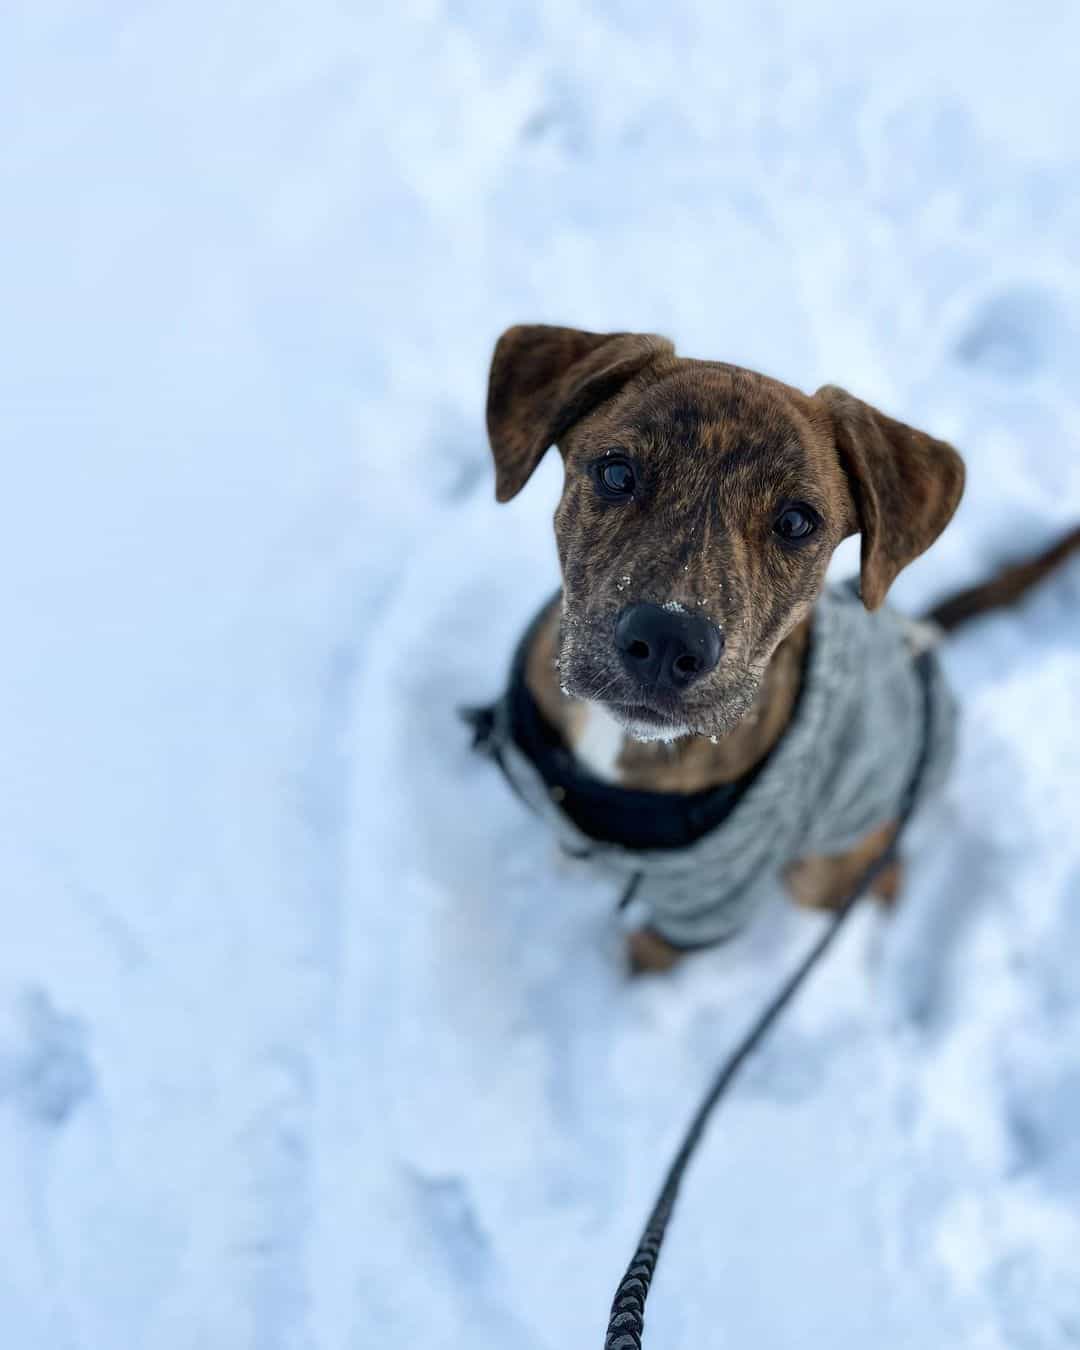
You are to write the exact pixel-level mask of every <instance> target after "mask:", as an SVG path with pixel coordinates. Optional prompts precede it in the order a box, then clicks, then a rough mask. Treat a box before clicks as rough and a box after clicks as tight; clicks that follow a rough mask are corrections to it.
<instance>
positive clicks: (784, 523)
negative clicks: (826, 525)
mask: <svg viewBox="0 0 1080 1350" xmlns="http://www.w3.org/2000/svg"><path fill="white" fill-rule="evenodd" d="M817 527H818V522H817V517H816V516H815V515H814V513H813V512H812V511H811V510H810V509H809V507H806V506H785V507H784V509H783V510H782V511H781V512H780V514H779V515H778V516H777V517H776V519H775V520H774V521H773V530H774V531H775V532H776V533H777V534H778V535H779V536H780V538H781V539H786V540H787V541H788V542H789V543H795V542H797V541H798V540H801V539H806V538H808V537H809V536H810V535H812V534H813V533H814V531H815V530H816V529H817Z"/></svg>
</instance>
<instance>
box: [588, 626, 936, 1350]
mask: <svg viewBox="0 0 1080 1350" xmlns="http://www.w3.org/2000/svg"><path fill="white" fill-rule="evenodd" d="M915 666H916V669H917V670H918V671H919V674H920V676H921V677H922V691H923V699H924V710H923V720H922V726H923V740H922V745H921V746H920V749H919V757H918V759H917V761H916V764H915V769H914V771H913V773H912V776H911V781H910V782H909V783H908V785H907V789H906V791H905V793H904V798H903V801H902V802H901V806H900V812H899V817H898V821H897V827H896V834H895V835H894V836H893V841H892V843H891V844H890V846H889V848H888V849H887V850H886V851H885V853H883V854H882V855H881V857H879V858H876V859H875V860H874V862H872V863H871V864H870V865H869V866H868V867H867V868H865V869H864V871H863V872H862V874H861V875H860V877H859V879H858V881H857V882H856V883H855V885H854V886H852V888H851V890H850V891H849V892H848V894H847V896H846V897H845V899H844V900H843V902H842V903H841V904H840V906H839V907H838V908H837V910H836V911H835V913H834V914H833V916H832V918H831V920H830V921H829V923H828V925H827V926H826V927H825V930H824V931H823V932H822V933H821V935H820V936H819V937H818V938H817V940H816V941H815V942H814V944H813V945H812V946H811V948H810V950H809V951H808V952H807V953H806V955H805V956H804V957H803V959H802V960H801V961H800V962H799V964H798V966H796V968H795V969H794V970H793V971H792V972H791V974H790V975H789V976H788V977H787V979H786V980H785V981H784V983H783V984H782V985H781V987H780V989H779V990H778V991H777V992H776V994H774V996H773V997H772V999H771V1000H770V1001H769V1003H768V1004H767V1005H766V1006H765V1008H764V1009H763V1010H762V1012H761V1013H760V1014H759V1015H758V1018H757V1020H756V1021H755V1022H754V1023H753V1025H752V1026H751V1027H750V1029H749V1030H748V1031H747V1032H746V1034H745V1035H744V1036H743V1038H742V1040H741V1041H740V1042H739V1043H738V1044H737V1045H736V1047H735V1049H734V1050H733V1051H732V1052H731V1054H730V1055H729V1056H728V1057H727V1059H726V1060H725V1061H724V1062H723V1064H722V1065H721V1066H720V1070H719V1072H718V1073H717V1075H716V1078H715V1079H714V1081H713V1083H712V1085H711V1087H710V1088H709V1090H708V1092H707V1093H706V1094H705V1097H704V1100H703V1101H702V1103H701V1105H700V1106H699V1107H698V1109H697V1112H696V1114H695V1115H694V1118H693V1120H691V1122H690V1125H689V1127H688V1129H687V1131H686V1134H685V1136H684V1137H683V1142H682V1144H681V1145H680V1147H679V1151H678V1153H676V1155H675V1157H674V1159H673V1160H672V1163H671V1166H670V1167H669V1168H668V1172H667V1176H666V1177H665V1179H664V1184H663V1186H662V1187H661V1189H660V1194H659V1195H658V1196H657V1198H656V1203H655V1204H654V1205H653V1208H652V1213H651V1214H650V1215H649V1218H648V1222H647V1223H646V1224H645V1229H644V1231H643V1233H642V1234H641V1238H640V1240H639V1242H638V1245H637V1249H636V1250H635V1252H634V1255H633V1257H632V1258H631V1261H630V1264H629V1266H627V1268H626V1273H625V1274H624V1275H623V1277H622V1279H621V1280H620V1281H619V1287H618V1288H617V1289H616V1290H615V1297H614V1299H613V1300H612V1303H611V1316H610V1318H609V1320H608V1328H607V1335H606V1336H605V1338H604V1350H641V1337H642V1332H643V1330H644V1326H645V1300H646V1299H647V1298H648V1296H649V1287H650V1285H651V1284H652V1278H653V1275H654V1273H655V1271H656V1263H657V1261H658V1259H659V1257H660V1248H661V1246H662V1244H663V1241H664V1235H665V1233H666V1232H667V1226H668V1221H669V1220H670V1218H671V1213H672V1210H673V1209H674V1208H675V1201H676V1199H677V1198H678V1194H679V1187H680V1186H681V1185H682V1179H683V1176H684V1175H685V1173H686V1169H687V1167H688V1166H689V1164H690V1161H691V1159H692V1158H693V1156H694V1153H695V1151H696V1149H697V1146H698V1144H699V1143H700V1142H701V1137H702V1135H703V1134H704V1132H705V1127H706V1126H707V1125H708V1123H709V1118H710V1116H711V1115H712V1113H713V1111H714V1110H715V1109H716V1107H717V1105H718V1104H719V1102H720V1101H721V1100H722V1098H723V1097H724V1096H725V1094H726V1093H727V1090H728V1088H729V1087H730V1086H731V1084H732V1082H733V1081H734V1080H735V1077H736V1075H737V1074H738V1072H739V1070H740V1069H741V1068H742V1066H743V1065H744V1064H745V1063H746V1061H747V1060H748V1059H749V1058H750V1056H751V1055H752V1054H753V1053H754V1051H755V1050H756V1049H757V1048H758V1046H759V1045H760V1044H761V1043H762V1041H763V1040H764V1039H765V1037H766V1036H767V1035H768V1033H769V1031H770V1030H771V1029H772V1026H773V1024H774V1023H775V1022H776V1020H777V1019H778V1018H779V1016H780V1014H781V1013H782V1012H783V1011H784V1009H785V1008H786V1007H787V1006H788V1004H789V1003H790V1002H791V1001H792V999H793V998H794V997H795V995H796V994H797V993H798V992H799V989H800V988H801V987H802V985H803V983H804V981H805V980H806V978H807V976H809V975H810V973H811V971H812V970H813V969H814V967H815V966H816V965H817V964H818V963H819V962H820V961H821V959H822V958H823V957H824V956H825V954H826V953H827V952H828V950H829V948H830V947H831V946H832V945H833V943H834V942H835V940H836V937H837V935H838V934H839V932H840V929H841V928H842V927H843V925H844V922H845V920H846V919H847V918H848V916H849V915H850V914H851V912H852V910H853V909H854V908H855V906H856V904H857V903H858V901H859V898H860V897H861V896H862V894H863V892H864V891H865V890H866V889H867V887H869V886H870V885H871V884H872V883H873V882H874V881H875V880H876V879H877V878H878V876H880V874H881V873H882V872H884V870H885V869H886V868H887V867H888V866H889V865H890V864H891V863H892V862H893V861H894V860H895V858H896V856H897V850H898V846H899V843H900V836H901V834H902V832H903V830H904V828H905V826H906V825H907V823H908V821H909V820H910V819H911V815H912V812H913V811H914V809H915V803H916V802H917V800H918V796H919V788H920V786H921V784H922V780H923V776H924V774H925V772H926V766H927V763H928V761H929V758H930V746H931V744H932V740H933V737H932V728H931V723H932V720H933V696H932V692H931V671H930V657H929V655H928V654H927V653H925V652H923V653H920V655H919V656H917V657H916V660H915Z"/></svg>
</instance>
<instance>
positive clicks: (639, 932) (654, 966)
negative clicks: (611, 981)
mask: <svg viewBox="0 0 1080 1350" xmlns="http://www.w3.org/2000/svg"><path fill="white" fill-rule="evenodd" d="M626 954H627V958H628V960H629V962H630V973H631V974H632V975H643V974H645V973H646V972H647V971H660V970H670V969H671V968H672V966H674V965H675V964H676V962H677V961H678V960H679V958H680V957H681V956H682V952H681V951H679V949H678V947H673V946H672V945H671V943H670V942H665V940H664V939H663V938H662V937H661V936H660V934H659V933H654V932H653V931H652V929H651V928H637V929H635V930H634V931H633V932H632V933H627V935H626Z"/></svg>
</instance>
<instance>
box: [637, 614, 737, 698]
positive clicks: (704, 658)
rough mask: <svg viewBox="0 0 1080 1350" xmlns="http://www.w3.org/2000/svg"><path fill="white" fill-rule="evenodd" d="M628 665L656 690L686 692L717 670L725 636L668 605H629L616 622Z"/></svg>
mask: <svg viewBox="0 0 1080 1350" xmlns="http://www.w3.org/2000/svg"><path fill="white" fill-rule="evenodd" d="M615 646H616V647H617V648H618V650H619V656H620V657H621V658H622V663H623V666H624V667H625V668H626V671H627V673H628V674H630V675H632V676H633V677H634V679H635V680H637V681H639V682H640V683H641V684H643V685H645V686H646V687H647V688H650V689H662V690H666V691H668V692H681V691H682V690H684V689H687V688H689V686H690V685H692V684H693V683H694V681H695V680H700V679H701V677H702V676H703V675H708V673H709V671H710V670H715V668H716V665H717V662H718V661H719V660H720V654H721V652H722V651H723V650H724V635H723V633H722V631H721V630H720V629H719V628H718V627H717V626H716V624H714V623H710V622H709V621H708V619H704V618H702V617H701V616H700V615H698V614H688V613H687V612H686V611H685V610H682V609H676V608H666V607H664V606H662V605H647V604H638V605H627V607H626V608H625V609H624V610H623V611H622V613H621V614H620V615H619V617H618V619H617V620H616V622H615Z"/></svg>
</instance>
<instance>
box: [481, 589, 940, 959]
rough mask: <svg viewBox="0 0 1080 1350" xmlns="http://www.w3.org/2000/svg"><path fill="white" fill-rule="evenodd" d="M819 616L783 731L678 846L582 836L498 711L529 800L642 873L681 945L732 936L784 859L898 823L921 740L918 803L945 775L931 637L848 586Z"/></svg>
mask: <svg viewBox="0 0 1080 1350" xmlns="http://www.w3.org/2000/svg"><path fill="white" fill-rule="evenodd" d="M812 622H813V627H812V632H811V641H810V648H809V652H808V656H807V665H806V670H805V677H804V683H803V687H802V690H801V692H800V695H799V701H798V704H797V706H796V710H795V715H794V717H793V719H792V721H791V723H790V724H789V726H788V729H787V731H786V732H785V733H784V736H783V737H782V739H781V740H780V741H779V742H778V744H777V745H776V746H775V748H774V749H773V751H772V752H771V754H770V755H769V757H768V759H767V760H766V762H765V764H764V766H763V767H762V768H761V769H760V770H759V772H758V773H757V774H756V775H755V776H754V778H753V780H752V781H751V782H750V784H749V786H748V787H747V788H746V790H745V792H744V793H743V794H742V795H741V796H740V797H739V798H738V800H737V801H736V802H735V805H734V806H733V808H732V809H731V811H730V813H729V814H728V815H727V817H726V818H725V819H724V820H723V821H722V822H721V823H720V824H719V825H717V826H716V827H715V828H714V829H712V830H710V831H709V832H708V833H707V834H705V835H703V836H702V837H700V838H698V839H696V840H695V841H694V842H692V843H690V844H688V845H686V846H685V847H683V848H678V849H670V848H665V849H636V848H627V847H625V846H623V845H621V844H609V843H605V842H603V841H598V840H596V839H593V838H590V837H588V836H586V835H585V834H583V833H582V831H581V830H580V829H579V828H578V826H577V825H576V824H575V823H574V822H573V821H572V820H571V819H570V818H569V817H568V816H567V814H566V813H565V811H563V810H562V809H561V808H560V806H559V804H558V802H557V801H556V800H553V797H552V794H551V792H550V791H549V788H548V786H547V784H546V783H545V782H544V780H543V778H542V777H541V776H540V774H539V773H538V771H537V769H536V767H535V765H534V764H533V763H532V761H531V760H530V759H529V758H528V757H527V756H526V755H525V754H524V753H523V751H522V749H521V747H520V746H519V745H518V744H517V743H516V741H515V740H514V738H513V736H512V735H511V734H510V728H509V724H508V713H507V701H506V700H504V701H503V703H502V704H499V705H496V708H495V709H494V725H493V727H492V739H493V741H494V746H493V750H494V753H496V755H497V757H498V760H499V762H500V764H501V765H502V767H503V769H504V771H505V772H506V774H507V776H508V777H509V779H510V781H511V783H512V784H513V785H514V787H515V788H516V789H517V791H518V792H519V793H520V795H521V796H522V797H523V798H524V800H525V801H526V802H527V803H529V805H531V806H532V807H533V808H534V809H535V810H536V811H537V812H538V813H539V814H540V815H542V816H543V817H544V818H545V819H546V820H548V821H549V822H550V824H551V826H552V827H553V829H554V830H555V832H556V834H557V836H558V838H559V840H560V842H561V843H562V844H563V845H564V846H565V847H566V849H567V851H569V852H571V853H574V854H578V855H582V856H587V857H588V858H589V859H590V861H591V862H592V863H593V864H594V865H595V866H596V867H598V868H600V869H602V870H603V871H604V872H605V873H607V874H608V875H610V876H612V877H613V878H615V879H617V880H618V881H620V882H621V884H622V885H623V886H624V887H628V886H629V885H630V883H631V882H635V879H636V884H635V885H634V891H633V896H634V907H635V909H638V910H640V911H641V913H642V917H643V921H644V922H645V923H647V924H648V925H649V926H650V927H652V928H653V929H655V930H656V931H657V932H658V933H659V934H661V936H663V937H664V938H666V939H667V940H668V941H670V942H671V943H673V944H675V945H676V946H681V947H697V946H703V945H707V944H709V943H713V942H718V941H722V940H723V939H725V938H727V937H730V936H731V935H732V934H733V933H734V932H735V931H736V930H737V929H739V928H740V927H741V926H742V925H743V924H744V923H745V922H746V921H747V919H748V918H749V917H750V915H751V914H752V912H753V911H754V909H755V908H756V907H757V905H758V904H759V903H760V902H761V901H762V900H763V899H764V898H765V897H766V896H767V895H768V894H769V893H770V891H775V890H776V889H777V888H778V886H779V884H780V879H781V874H782V872H783V870H784V868H785V866H786V865H787V864H788V863H790V862H793V861H794V860H795V859H797V858H800V857H805V856H807V855H809V854H835V853H842V852H843V851H845V850H846V849H848V848H851V847H852V846H853V845H854V844H856V843H857V842H858V841H859V840H860V839H861V838H862V837H863V836H864V835H866V834H867V833H868V832H869V831H870V830H872V829H874V828H875V827H876V826H879V825H881V824H883V823H884V822H886V821H888V820H891V819H895V818H896V817H897V815H898V813H899V810H900V807H901V804H902V801H903V799H904V796H905V792H906V791H907V788H908V785H909V783H910V782H911V780H912V778H913V776H914V774H915V771H916V765H917V762H918V761H919V758H920V754H921V753H922V750H923V746H924V742H925V744H926V747H927V751H928V753H927V759H926V762H925V767H924V768H923V770H922V772H921V777H920V779H919V783H918V790H917V797H916V804H919V803H921V802H922V801H924V800H925V799H926V798H927V797H928V796H929V795H931V794H932V793H933V792H934V791H935V790H936V789H937V788H938V787H939V786H940V784H941V782H942V780H943V779H944V776H945V773H946V771H947V769H948V765H949V761H950V758H951V754H952V743H953V732H954V722H955V707H954V704H953V700H952V698H951V696H950V694H949V691H948V689H947V687H946V685H945V682H944V679H943V677H942V674H941V669H940V665H939V663H938V661H937V659H936V656H934V655H933V654H932V653H931V655H930V659H929V660H926V659H924V660H922V661H921V662H918V663H917V662H916V657H917V655H918V653H919V651H920V650H924V649H925V647H926V646H927V642H928V640H929V641H931V642H932V641H933V638H934V636H935V634H934V633H933V630H929V629H928V628H927V626H926V625H922V624H916V623H914V622H913V621H911V620H909V619H906V618H904V617H903V616H902V615H899V614H897V613H895V612H894V611H892V610H889V609H881V610H878V611H876V612H875V613H872V614H871V613H867V611H866V610H865V609H864V608H863V606H862V603H861V602H860V601H859V599H858V598H857V596H856V595H855V594H854V591H853V589H851V588H849V587H837V588H830V589H829V590H827V591H826V592H825V594H824V595H823V596H822V598H821V599H820V600H819V602H818V604H817V607H816V609H815V611H814V617H813V621H812ZM924 681H929V686H928V688H924ZM928 714H929V718H930V726H929V728H926V729H925V735H924V726H923V723H924V719H925V718H926V717H927V715H928Z"/></svg>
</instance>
